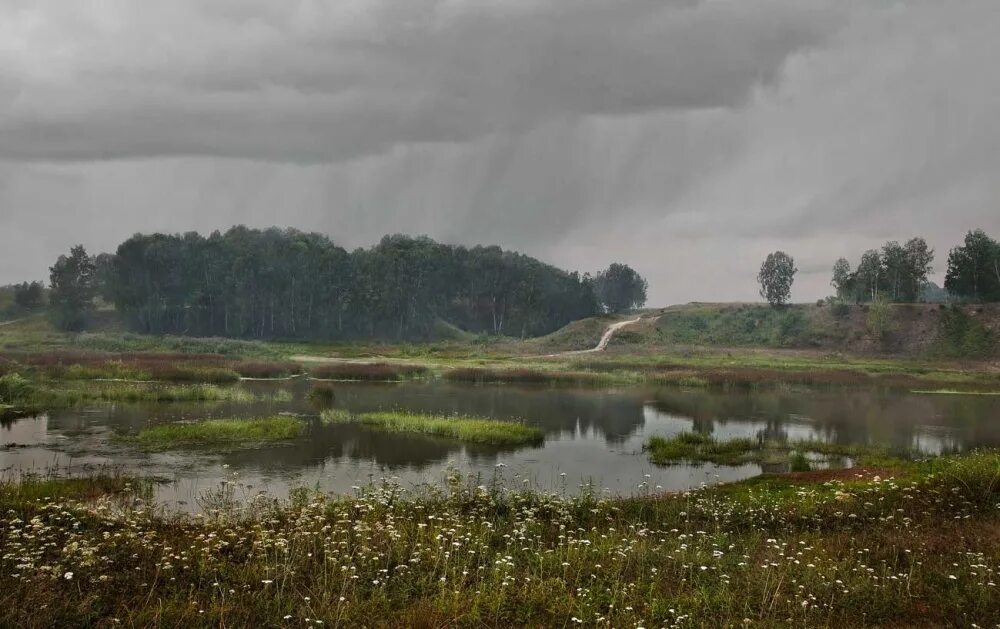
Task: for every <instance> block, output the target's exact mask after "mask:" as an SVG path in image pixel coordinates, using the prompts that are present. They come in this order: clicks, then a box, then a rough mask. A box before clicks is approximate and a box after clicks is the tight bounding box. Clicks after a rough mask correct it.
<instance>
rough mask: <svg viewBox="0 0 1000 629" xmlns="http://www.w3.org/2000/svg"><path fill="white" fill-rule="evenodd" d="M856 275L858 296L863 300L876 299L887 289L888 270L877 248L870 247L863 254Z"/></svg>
mask: <svg viewBox="0 0 1000 629" xmlns="http://www.w3.org/2000/svg"><path fill="white" fill-rule="evenodd" d="M854 276H855V278H856V281H857V285H858V298H859V299H860V300H862V301H875V300H876V299H877V298H878V296H879V295H880V294H881V293H882V292H883V291H884V290H885V284H886V279H885V278H886V272H885V265H884V264H883V262H882V256H881V255H879V252H878V251H876V250H875V249H869V250H868V251H865V252H864V253H863V254H862V255H861V264H859V265H858V269H857V271H855V272H854Z"/></svg>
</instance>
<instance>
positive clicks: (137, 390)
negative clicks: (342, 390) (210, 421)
mask: <svg viewBox="0 0 1000 629" xmlns="http://www.w3.org/2000/svg"><path fill="white" fill-rule="evenodd" d="M283 393H284V395H285V396H286V397H285V398H283V399H279V400H277V401H287V399H288V398H289V397H290V394H288V393H287V392H283ZM279 394H280V392H279ZM255 399H257V398H256V397H255V396H254V395H253V393H251V392H250V391H248V390H247V389H244V388H242V387H220V386H217V385H213V384H191V385H174V386H164V385H158V384H146V383H135V382H86V383H73V385H72V386H63V387H56V386H52V385H50V384H48V383H46V384H40V383H36V382H34V381H31V380H27V379H26V378H23V377H21V376H20V375H18V374H7V375H5V376H3V377H0V402H3V403H5V404H8V405H13V406H30V407H32V408H53V407H66V406H73V405H75V404H82V403H86V402H210V401H211V402H214V401H228V402H252V401H254V400H255Z"/></svg>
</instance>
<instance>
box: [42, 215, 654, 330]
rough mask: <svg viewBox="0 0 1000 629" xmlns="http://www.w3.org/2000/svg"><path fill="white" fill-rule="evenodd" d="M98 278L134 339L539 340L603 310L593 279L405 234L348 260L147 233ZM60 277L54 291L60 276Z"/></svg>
mask: <svg viewBox="0 0 1000 629" xmlns="http://www.w3.org/2000/svg"><path fill="white" fill-rule="evenodd" d="M74 252H76V249H74ZM61 260H62V259H61ZM60 265H62V266H64V265H65V264H64V263H62V262H60V263H57V266H60ZM62 266H60V269H62ZM53 268H54V269H55V267H53ZM626 268H627V267H626ZM629 271H631V269H629ZM632 273H634V271H633V272H632ZM64 274H65V273H64V272H63V271H62V270H60V273H59V275H60V279H59V281H60V283H61V284H65V280H63V279H61V278H62V276H63V275H64ZM88 274H89V277H91V278H95V277H96V281H92V282H91V286H92V290H91V294H93V292H94V291H96V292H97V293H99V294H100V295H101V296H102V298H104V299H106V300H107V301H109V302H110V303H113V304H114V305H115V307H116V309H117V310H118V311H119V313H120V314H121V315H122V316H123V318H124V319H125V321H126V322H127V324H128V325H129V327H131V328H132V329H133V330H136V331H139V332H144V333H154V334H163V333H169V334H187V335H198V336H210V335H218V336H230V337H246V338H302V339H312V338H355V337H370V338H392V339H416V338H427V337H430V336H432V335H433V334H434V333H435V330H436V329H437V328H438V326H441V325H442V323H443V322H446V323H447V324H451V325H454V326H457V327H459V328H461V329H463V330H466V331H469V332H473V333H483V334H491V335H508V336H537V335H541V334H546V333H548V332H551V331H554V330H556V329H558V328H559V327H562V326H563V325H565V324H567V323H569V322H571V321H574V320H576V319H580V318H583V317H588V316H592V315H594V314H596V313H597V312H598V311H599V309H600V305H599V303H598V300H597V296H596V294H595V281H594V280H593V279H592V278H590V277H589V276H587V275H583V276H581V275H580V274H578V273H575V272H574V273H570V272H566V271H563V270H560V269H557V268H555V267H553V266H551V265H548V264H545V263H542V262H540V261H538V260H536V259H534V258H531V257H529V256H526V255H522V254H519V253H515V252H511V251H504V250H503V249H501V248H500V247H482V246H477V247H471V248H466V247H461V246H453V245H445V244H441V243H438V242H435V241H433V240H431V239H429V238H426V237H420V238H412V237H409V236H401V235H394V236H386V237H385V238H383V239H382V241H381V242H379V243H378V244H377V245H375V246H373V247H371V248H368V249H357V250H355V251H353V252H348V251H346V250H345V249H343V248H341V247H338V246H337V245H335V244H334V243H333V242H332V241H330V240H329V239H328V238H327V237H326V236H323V235H320V234H315V233H303V232H299V231H296V230H279V229H267V230H257V229H249V228H246V227H234V228H232V229H230V230H228V231H226V232H225V233H219V232H215V233H213V234H211V235H210V236H208V237H204V236H201V235H199V234H197V233H186V234H183V235H167V234H151V235H143V234H137V235H135V236H133V237H132V238H130V239H128V240H127V241H125V242H124V243H122V244H121V245H120V246H119V247H118V250H117V252H116V254H115V255H107V254H102V255H101V256H97V257H96V258H95V259H94V260H91V261H90V262H89V267H88ZM635 277H638V275H637V274H636V275H635ZM53 278H54V282H53V285H54V286H55V278H56V274H55V270H54V271H53ZM638 279H639V280H641V278H638ZM632 280H633V283H634V282H635V278H632ZM641 287H642V291H641V292H642V294H641V297H642V301H644V299H645V281H644V280H643V281H641ZM633 288H634V287H633ZM636 299H638V297H636V294H635V293H634V292H633V293H632V303H634V302H635V301H636ZM54 303H55V302H54ZM616 303H617V302H616Z"/></svg>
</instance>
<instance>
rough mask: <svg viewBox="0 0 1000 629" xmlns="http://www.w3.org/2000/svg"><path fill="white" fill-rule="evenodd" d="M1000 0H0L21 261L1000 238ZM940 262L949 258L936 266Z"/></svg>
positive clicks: (749, 280)
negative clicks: (409, 246) (257, 236)
mask: <svg viewBox="0 0 1000 629" xmlns="http://www.w3.org/2000/svg"><path fill="white" fill-rule="evenodd" d="M996 32H1000V5H997V4H996V3H995V2H994V1H993V0H968V1H966V2H962V3H940V2H937V1H935V0H909V1H903V2H897V3H893V4H891V5H890V4H885V3H876V2H871V1H862V0H847V1H843V0H815V1H802V0H784V1H779V0H766V1H762V2H754V3H747V2H745V1H743V0H701V1H695V0H690V1H686V0H684V1H682V0H675V1H670V0H668V1H663V0H659V1H653V0H620V1H618V2H605V1H601V2H598V1H596V0H579V1H576V2H564V1H562V0H504V1H503V2H500V1H491V0H381V1H377V2H373V1H371V0H366V1H360V0H358V1H353V0H338V1H337V2H324V1H319V0H314V1H306V0H303V1H301V2H280V3H277V2H270V1H268V0H239V1H237V0H203V1H195V0H177V1H175V2H169V3H142V4H137V3H134V2H129V1H127V0H112V1H110V2H102V3H71V4H69V5H67V4H66V3H64V2H61V1H59V0H32V1H30V2H29V1H27V0H24V1H21V0H0V252H2V256H3V257H2V260H3V265H0V282H8V281H19V280H21V279H30V278H39V277H44V275H45V273H46V267H47V265H48V264H49V263H51V260H52V259H53V258H54V257H55V256H56V255H57V254H58V253H60V252H62V251H63V250H65V249H67V248H68V247H69V245H71V244H74V243H76V242H83V243H84V244H85V245H87V246H88V247H89V248H91V249H96V250H107V249H112V248H113V247H114V246H115V245H116V244H117V243H118V242H119V241H120V240H122V239H123V238H125V237H127V236H128V235H130V234H131V233H133V232H135V231H152V230H165V231H184V230H189V229H198V230H202V231H206V230H211V229H224V228H226V227H228V226H229V225H231V224H233V223H247V224H251V225H257V226H265V225H272V224H278V225H289V226H295V227H299V228H302V229H315V230H318V231H323V232H326V233H329V234H330V235H331V236H332V237H333V238H334V239H335V240H336V241H338V242H340V243H341V244H344V245H345V246H360V245H367V244H369V243H371V242H372V241H374V240H375V239H377V238H378V237H379V236H381V235H382V234H384V233H387V232H397V231H400V232H410V233H426V234H429V235H431V236H434V237H437V238H440V239H443V240H447V241H451V242H462V243H477V242H488V243H501V244H503V245H504V246H506V247H510V248H516V249H521V250H524V251H526V252H528V253H531V254H533V255H536V256H539V257H541V258H543V259H546V260H548V261H551V262H554V263H557V264H561V265H565V266H570V267H574V268H580V269H583V270H594V269H596V268H598V267H600V266H603V265H605V264H606V263H607V262H609V261H610V260H612V259H617V260H622V261H625V262H628V263H630V264H633V265H634V266H635V267H636V268H638V269H639V270H640V271H641V272H642V273H644V274H646V275H647V276H648V277H649V279H650V283H651V288H652V290H651V297H652V300H653V301H654V302H655V303H657V304H663V303H670V302H676V301H684V300H690V299H704V300H709V299H714V300H720V299H753V298H755V297H756V289H755V286H754V282H753V277H754V275H755V271H756V267H757V266H758V265H759V263H760V260H761V259H762V258H763V256H764V255H765V254H766V253H767V252H768V251H770V250H773V249H777V248H781V249H784V250H786V251H788V252H789V253H791V254H792V255H794V256H795V257H796V259H797V261H798V266H799V268H800V269H802V271H801V273H800V277H799V281H798V283H797V285H796V290H795V294H794V296H795V297H796V298H799V299H803V300H805V299H814V298H816V297H819V296H822V295H824V294H826V293H827V292H828V286H827V282H828V273H827V271H826V269H827V268H828V267H829V266H830V265H831V264H832V262H833V260H834V259H836V258H837V257H839V256H841V255H845V256H848V257H850V258H856V257H858V256H859V255H860V253H861V251H863V250H864V249H866V248H868V247H872V246H878V245H880V244H881V243H882V242H884V241H885V240H887V239H890V238H891V239H905V238H908V237H910V236H912V235H915V234H922V235H925V236H927V237H928V239H929V240H930V242H931V244H932V246H934V247H935V248H937V250H938V260H937V265H936V266H937V267H938V269H939V270H943V267H944V264H945V258H946V253H947V248H948V247H949V246H951V245H953V244H955V243H956V242H958V240H959V239H960V238H961V236H962V235H963V233H964V231H965V230H966V229H968V228H971V227H983V228H986V229H988V230H992V231H993V232H994V233H996V234H997V235H998V236H1000V212H998V211H997V199H998V196H1000V178H998V177H997V176H996V173H997V171H998V168H1000V119H998V118H997V116H996V115H995V112H996V111H997V110H998V105H1000V76H998V75H997V74H996V73H995V72H994V71H993V66H994V64H995V59H996V58H997V57H998V55H1000V41H998V40H997V38H996V37H995V33H996ZM939 279H940V278H939Z"/></svg>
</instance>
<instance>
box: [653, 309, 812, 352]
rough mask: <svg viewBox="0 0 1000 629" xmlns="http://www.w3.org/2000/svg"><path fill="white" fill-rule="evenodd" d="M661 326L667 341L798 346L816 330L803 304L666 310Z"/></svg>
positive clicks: (660, 320) (659, 325)
mask: <svg viewBox="0 0 1000 629" xmlns="http://www.w3.org/2000/svg"><path fill="white" fill-rule="evenodd" d="M657 329H658V330H659V331H660V334H661V336H662V339H663V340H664V341H665V342H667V343H681V344H689V345H724V346H745V345H763V346H767V347H797V346H803V345H808V344H810V343H811V342H812V341H813V340H814V339H815V338H816V332H815V331H814V330H812V329H811V328H810V325H809V320H808V318H807V317H806V315H805V311H804V310H803V309H802V308H801V307H796V306H792V307H787V308H767V307H762V306H752V305H747V306H736V307H723V308H705V309H701V310H699V309H695V308H692V309H685V310H677V311H667V312H665V313H664V314H663V315H662V316H661V317H660V319H659V321H658V322H657Z"/></svg>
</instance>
